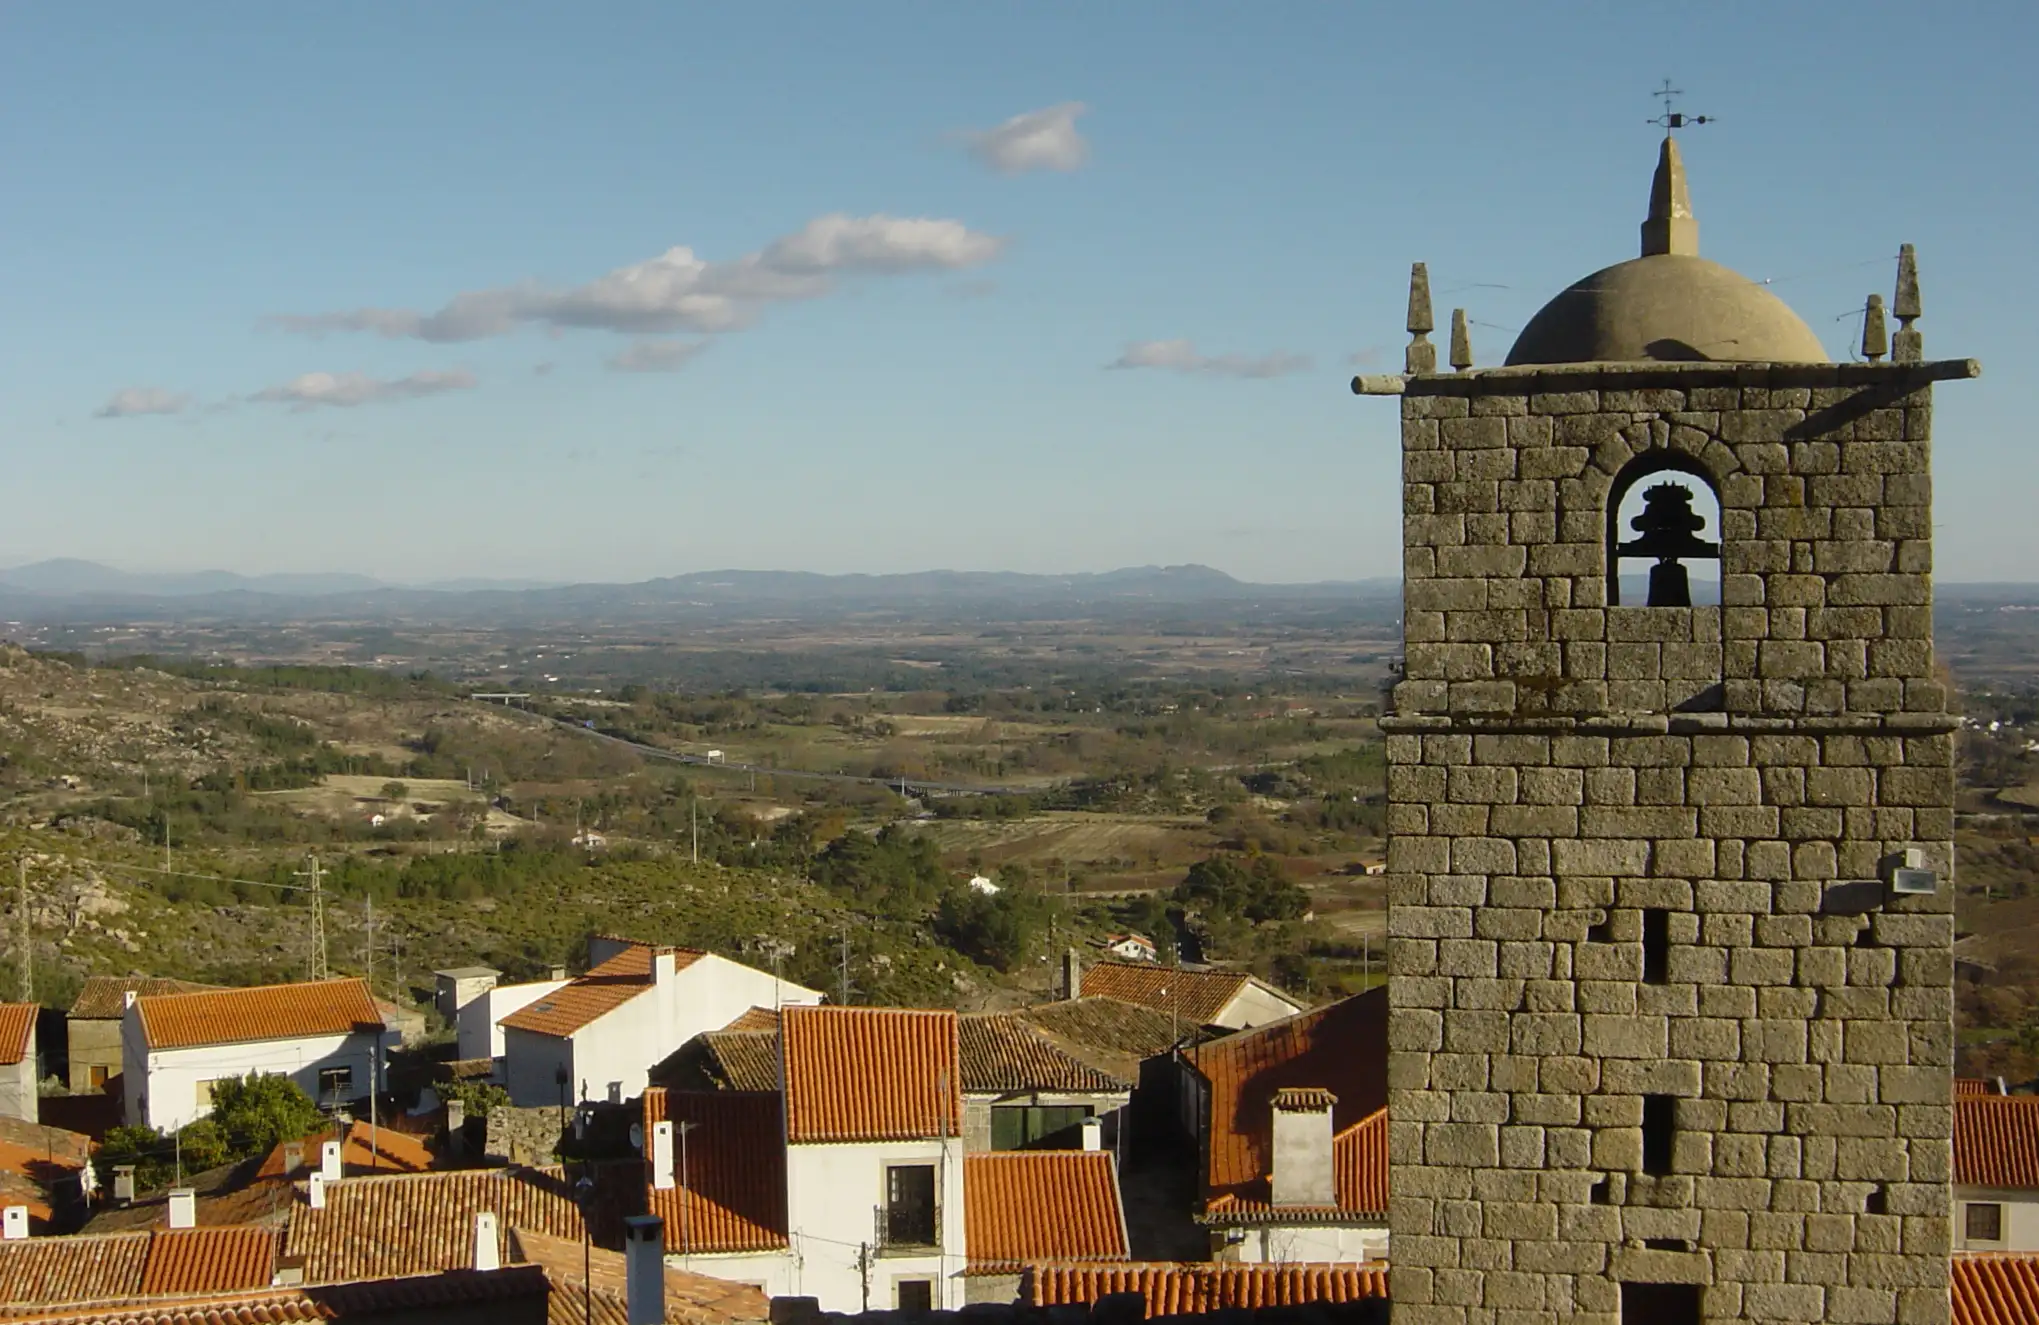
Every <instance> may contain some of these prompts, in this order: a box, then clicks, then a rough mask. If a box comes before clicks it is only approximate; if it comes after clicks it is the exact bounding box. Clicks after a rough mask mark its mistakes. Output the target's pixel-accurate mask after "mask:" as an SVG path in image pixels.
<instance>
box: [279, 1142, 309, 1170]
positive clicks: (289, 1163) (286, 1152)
mask: <svg viewBox="0 0 2039 1325" xmlns="http://www.w3.org/2000/svg"><path fill="white" fill-rule="evenodd" d="M303 1167H304V1142H302V1141H285V1142H284V1143H283V1171H284V1172H285V1173H295V1172H297V1171H298V1170H299V1169H301V1168H303Z"/></svg>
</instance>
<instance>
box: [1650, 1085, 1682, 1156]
mask: <svg viewBox="0 0 2039 1325" xmlns="http://www.w3.org/2000/svg"><path fill="white" fill-rule="evenodd" d="M1677 1117H1678V1100H1677V1097H1676V1096H1673V1095H1645V1096H1643V1172H1644V1173H1669V1172H1670V1171H1671V1143H1672V1141H1674V1140H1675V1139H1676V1138H1677V1135H1678V1123H1677Z"/></svg>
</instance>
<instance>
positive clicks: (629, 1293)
mask: <svg viewBox="0 0 2039 1325" xmlns="http://www.w3.org/2000/svg"><path fill="white" fill-rule="evenodd" d="M623 1283H624V1293H625V1303H626V1307H627V1310H628V1312H629V1325H665V1318H666V1221H665V1220H663V1219H660V1218H659V1217H658V1216H657V1215H630V1216H628V1217H626V1218H625V1219H624V1221H623Z"/></svg>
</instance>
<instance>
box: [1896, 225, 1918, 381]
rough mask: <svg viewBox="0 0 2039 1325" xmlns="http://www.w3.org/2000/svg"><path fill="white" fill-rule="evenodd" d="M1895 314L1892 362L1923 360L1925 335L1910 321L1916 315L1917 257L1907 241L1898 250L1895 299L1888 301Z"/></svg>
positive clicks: (1913, 319) (1912, 320) (1916, 361)
mask: <svg viewBox="0 0 2039 1325" xmlns="http://www.w3.org/2000/svg"><path fill="white" fill-rule="evenodd" d="M1890 311H1891V312H1893V313H1895V314H1897V335H1895V336H1893V337H1891V351H1890V361H1891V362H1892V363H1924V362H1925V361H1926V338H1925V337H1924V336H1922V335H1920V334H1919V332H1918V331H1917V329H1915V328H1914V327H1913V326H1912V323H1913V322H1914V321H1915V320H1916V319H1917V318H1918V316H1919V259H1918V255H1917V254H1916V253H1914V252H1913V251H1912V246H1911V245H1910V244H1906V245H1903V246H1902V247H1900V248H1899V249H1898V251H1897V298H1895V299H1893V300H1892V301H1891V309H1890Z"/></svg>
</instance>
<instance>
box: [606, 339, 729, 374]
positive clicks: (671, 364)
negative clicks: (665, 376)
mask: <svg viewBox="0 0 2039 1325" xmlns="http://www.w3.org/2000/svg"><path fill="white" fill-rule="evenodd" d="M707 348H708V342H707V341H705V340H640V341H637V342H635V343H634V344H632V345H631V346H630V348H629V349H627V350H625V351H623V353H621V354H619V355H616V356H615V357H613V358H611V359H610V360H609V366H610V367H611V368H613V369H615V370H616V371H617V372H619V373H676V372H678V371H679V370H680V369H682V368H684V367H686V366H687V364H688V362H689V361H690V360H692V359H693V357H694V356H695V355H697V354H699V353H700V352H701V351H703V350H705V349H707Z"/></svg>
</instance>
